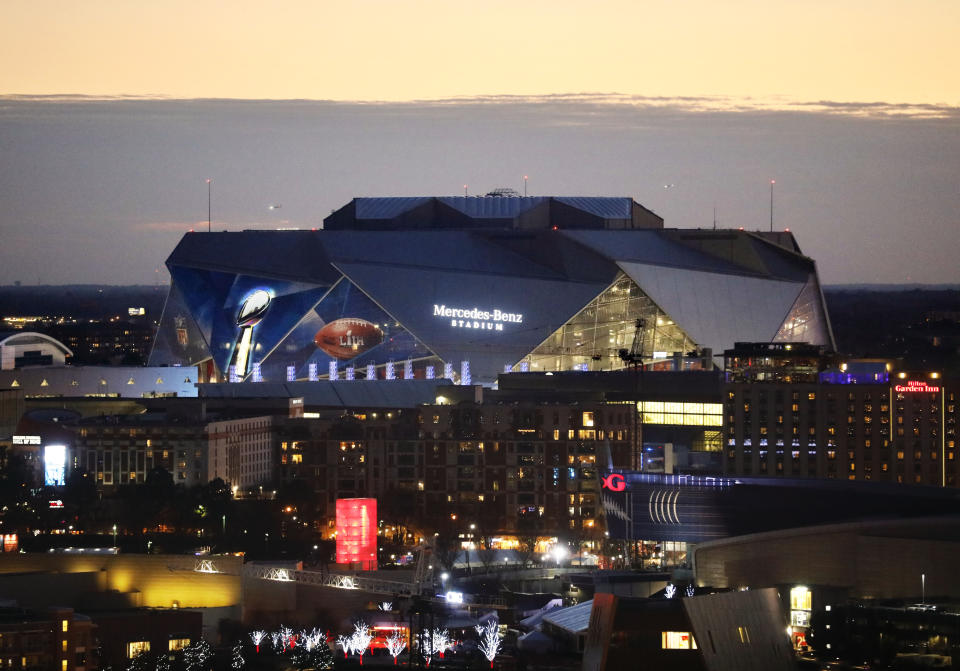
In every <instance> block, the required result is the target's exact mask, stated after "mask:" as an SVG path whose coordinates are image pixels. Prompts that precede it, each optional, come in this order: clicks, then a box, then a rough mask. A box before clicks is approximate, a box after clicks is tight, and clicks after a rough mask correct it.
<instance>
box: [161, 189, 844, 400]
mask: <svg viewBox="0 0 960 671" xmlns="http://www.w3.org/2000/svg"><path fill="white" fill-rule="evenodd" d="M167 267H168V268H169V270H170V274H171V288H170V294H169V296H168V298H167V303H166V306H165V309H164V313H163V317H162V319H161V324H160V329H159V332H158V334H157V338H156V341H155V343H154V348H153V351H152V353H151V356H150V363H151V364H152V365H191V366H193V365H196V366H199V367H200V369H201V378H202V381H230V380H233V381H259V380H264V381H273V382H276V381H287V380H311V379H320V378H331V377H336V378H339V379H362V378H373V377H375V378H379V379H393V378H396V379H401V378H427V379H429V378H431V377H436V378H439V377H447V378H452V379H455V380H457V381H459V382H461V383H469V382H473V383H483V384H488V383H492V382H493V381H494V380H495V378H496V376H497V375H498V374H499V373H502V372H504V371H505V370H511V369H512V370H529V371H531V372H533V371H555V370H613V369H618V368H621V367H623V365H624V364H623V362H622V361H621V359H620V357H619V356H618V351H619V350H620V349H629V348H630V347H631V345H632V344H633V341H634V331H635V324H636V321H637V320H638V319H642V320H643V322H644V328H643V330H642V336H641V338H642V346H643V353H644V360H645V363H647V364H648V365H651V366H654V365H655V364H656V362H657V360H658V359H663V360H666V359H670V358H671V357H673V355H674V353H681V354H686V353H688V352H690V351H699V352H703V351H705V350H711V351H712V352H717V353H718V354H719V353H720V352H722V351H723V350H724V349H725V348H728V347H731V346H733V344H734V343H735V342H737V341H751V342H771V341H774V342H780V341H806V342H809V343H812V344H816V345H823V346H826V347H832V345H833V339H832V335H831V332H830V326H829V323H828V320H827V317H826V310H825V308H824V303H823V297H822V294H821V291H820V286H819V282H818V280H817V274H816V267H815V264H814V262H813V261H812V260H811V259H809V258H807V257H805V256H804V255H803V254H802V253H801V251H800V249H799V247H798V246H797V244H796V241H795V240H794V238H793V236H792V235H791V234H790V233H760V232H746V231H737V230H692V229H668V228H664V227H663V220H662V219H660V218H659V217H658V216H656V215H655V214H654V213H652V212H650V211H649V210H647V209H646V208H643V207H642V206H641V205H639V204H638V203H636V202H634V201H633V200H632V199H631V198H572V197H571V198H565V197H502V196H485V197H446V198H435V197H423V198H357V199H354V200H353V201H351V202H350V203H348V204H347V205H345V206H344V207H342V208H341V209H339V210H337V211H336V212H334V213H332V214H331V215H330V216H329V217H327V218H326V220H325V221H324V227H323V229H322V230H314V231H243V232H216V233H189V234H187V235H185V236H184V238H183V239H182V240H181V241H180V244H179V245H177V247H176V249H175V250H174V251H173V253H172V254H171V255H170V257H169V259H168V260H167Z"/></svg>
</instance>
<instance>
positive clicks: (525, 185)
mask: <svg viewBox="0 0 960 671" xmlns="http://www.w3.org/2000/svg"><path fill="white" fill-rule="evenodd" d="M523 197H524V198H526V197H527V176H526V175H524V176H523Z"/></svg>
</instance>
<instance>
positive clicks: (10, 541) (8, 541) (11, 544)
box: [3, 534, 18, 552]
mask: <svg viewBox="0 0 960 671" xmlns="http://www.w3.org/2000/svg"><path fill="white" fill-rule="evenodd" d="M17 545H18V537H17V534H3V551H4V552H16V551H17Z"/></svg>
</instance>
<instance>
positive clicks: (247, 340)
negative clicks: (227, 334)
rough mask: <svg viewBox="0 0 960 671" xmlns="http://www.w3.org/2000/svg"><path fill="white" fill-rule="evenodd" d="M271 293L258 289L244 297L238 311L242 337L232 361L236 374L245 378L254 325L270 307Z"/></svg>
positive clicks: (238, 339)
mask: <svg viewBox="0 0 960 671" xmlns="http://www.w3.org/2000/svg"><path fill="white" fill-rule="evenodd" d="M271 300H272V299H271V298H270V294H268V293H267V292H266V291H264V290H263V289H257V290H256V291H254V292H253V293H252V294H250V295H249V296H247V297H246V298H244V299H243V303H242V304H241V305H240V311H239V312H237V326H239V327H240V337H239V338H237V344H236V345H235V346H234V348H233V357H232V360H231V362H230V365H231V366H235V368H234V370H235V371H236V375H237V376H238V377H239V378H240V379H243V378H244V377H246V376H247V372H248V369H249V368H250V350H251V349H253V327H254V326H256V325H257V324H259V323H260V320H261V319H263V316H264V315H265V314H267V308H269V307H270V301H271Z"/></svg>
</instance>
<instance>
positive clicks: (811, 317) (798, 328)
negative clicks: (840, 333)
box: [773, 275, 833, 347]
mask: <svg viewBox="0 0 960 671" xmlns="http://www.w3.org/2000/svg"><path fill="white" fill-rule="evenodd" d="M773 339H774V341H775V342H807V343H810V344H811V345H825V346H828V347H833V338H832V337H831V334H830V322H829V321H828V319H827V315H826V314H825V313H824V310H823V302H822V300H821V295H820V286H819V284H818V283H817V278H816V276H814V275H810V278H809V279H808V280H807V283H806V285H804V287H803V291H801V292H800V295H799V296H797V300H796V301H794V303H793V306H792V307H791V308H790V312H789V314H787V318H786V319H784V320H783V324H782V325H781V326H780V330H779V331H777V335H776V336H774V338H773Z"/></svg>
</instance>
